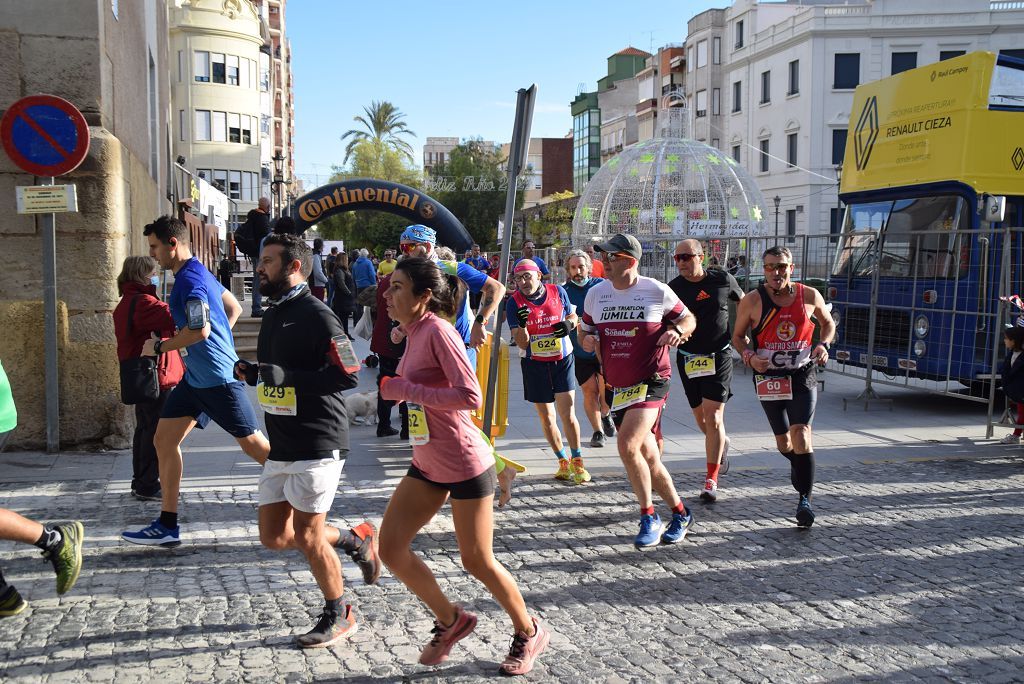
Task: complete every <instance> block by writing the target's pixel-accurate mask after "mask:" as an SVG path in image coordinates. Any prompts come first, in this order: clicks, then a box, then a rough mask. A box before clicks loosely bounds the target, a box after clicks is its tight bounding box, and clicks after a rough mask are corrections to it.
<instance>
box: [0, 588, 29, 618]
mask: <svg viewBox="0 0 1024 684" xmlns="http://www.w3.org/2000/svg"><path fill="white" fill-rule="evenodd" d="M26 608H28V601H26V600H25V599H23V598H21V594H19V593H18V590H17V589H15V588H14V587H13V586H11V585H10V584H7V585H5V586H4V588H3V590H2V591H0V618H5V617H11V616H12V615H17V614H18V613H20V612H22V611H23V610H25V609H26Z"/></svg>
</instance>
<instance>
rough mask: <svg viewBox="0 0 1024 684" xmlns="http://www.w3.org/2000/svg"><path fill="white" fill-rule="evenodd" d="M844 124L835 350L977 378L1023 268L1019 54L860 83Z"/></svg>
mask: <svg viewBox="0 0 1024 684" xmlns="http://www.w3.org/2000/svg"><path fill="white" fill-rule="evenodd" d="M848 130H849V133H848V138H847V146H846V154H845V158H844V161H843V174H842V183H841V187H840V199H841V200H842V201H843V203H845V205H846V211H845V214H844V218H843V230H842V234H841V236H840V237H839V245H838V249H837V252H836V257H835V260H834V263H833V268H832V272H831V277H830V279H829V289H828V295H829V299H830V301H831V302H832V306H833V316H835V317H836V318H837V319H838V321H839V334H838V339H837V344H836V345H835V353H834V356H835V358H836V359H837V360H838V361H839V362H840V363H845V364H852V365H856V366H861V367H867V366H872V367H874V368H876V369H880V370H882V371H884V372H885V373H886V374H887V375H889V376H890V377H895V376H904V377H914V378H924V379H932V380H947V381H950V380H951V381H954V382H956V381H958V382H962V383H964V384H967V385H973V386H975V387H980V386H981V385H983V383H984V381H985V380H986V379H987V378H988V377H989V374H990V373H991V372H992V368H993V354H994V353H996V352H997V351H998V349H999V343H1000V338H1001V336H1002V335H1001V327H1000V325H999V321H1000V316H999V311H1000V309H999V306H1000V305H999V294H1000V293H1001V292H1004V291H1005V290H1006V289H1007V288H1011V289H1012V288H1013V287H1014V285H1015V284H1016V283H1019V277H1020V264H1021V246H1020V237H1021V235H1020V234H1019V233H1015V232H1014V231H1013V230H1010V229H1008V228H1014V227H1020V226H1022V225H1024V60H1020V59H1017V58H1013V57H1009V56H1005V55H996V54H993V53H989V52H974V53H970V54H966V55H963V56H961V57H957V58H954V59H949V60H945V61H942V62H938V63H935V64H930V65H926V66H922V67H919V68H917V69H912V70H910V71H906V72H903V73H900V74H897V75H894V76H891V77H889V78H885V79H882V80H879V81H875V82H873V83H867V84H864V85H862V86H860V87H858V88H857V90H856V93H855V94H854V102H853V109H852V110H851V115H850V127H849V129H848ZM872 311H873V312H874V313H873V314H872V313H871V312H872Z"/></svg>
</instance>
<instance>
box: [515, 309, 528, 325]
mask: <svg viewBox="0 0 1024 684" xmlns="http://www.w3.org/2000/svg"><path fill="white" fill-rule="evenodd" d="M529 317H530V307H528V306H526V305H525V304H523V305H522V306H521V307H519V308H518V309H516V318H517V319H518V320H519V327H520V328H525V327H526V319H528V318H529Z"/></svg>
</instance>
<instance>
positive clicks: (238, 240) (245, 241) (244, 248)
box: [235, 221, 260, 259]
mask: <svg viewBox="0 0 1024 684" xmlns="http://www.w3.org/2000/svg"><path fill="white" fill-rule="evenodd" d="M259 246H260V245H259V243H258V242H257V241H256V236H255V235H254V234H253V226H252V223H251V222H250V221H246V222H245V223H243V224H242V225H240V226H239V227H238V230H236V231H235V248H236V249H237V250H238V251H239V252H241V253H242V254H244V255H245V256H247V257H249V258H250V259H255V258H256V250H258V249H259Z"/></svg>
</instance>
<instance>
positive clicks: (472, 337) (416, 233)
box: [396, 224, 505, 367]
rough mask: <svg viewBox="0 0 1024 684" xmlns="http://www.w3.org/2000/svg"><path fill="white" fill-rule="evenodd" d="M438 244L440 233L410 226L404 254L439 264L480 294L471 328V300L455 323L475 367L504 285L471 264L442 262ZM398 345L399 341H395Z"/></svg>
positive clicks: (404, 233) (402, 242)
mask: <svg viewBox="0 0 1024 684" xmlns="http://www.w3.org/2000/svg"><path fill="white" fill-rule="evenodd" d="M436 244H437V233H436V232H435V231H434V229H433V228H428V227H427V226H422V225H419V224H416V225H412V226H408V227H407V228H406V229H405V230H404V231H402V237H401V238H400V246H401V249H402V253H403V254H405V255H406V256H408V257H426V258H427V259H430V260H432V261H434V262H436V263H437V264H438V265H439V266H440V267H441V269H442V270H443V271H444V272H445V273H447V274H448V275H454V276H458V278H459V280H461V281H462V282H463V283H464V284H465V286H466V289H467V290H468V291H469V292H470V293H475V292H479V293H481V297H480V306H479V308H478V309H477V312H476V318H475V319H474V320H473V323H472V325H471V324H470V322H469V297H468V295H467V296H466V297H465V298H464V299H463V301H462V303H461V304H460V305H459V308H458V311H457V312H456V314H455V316H454V318H453V319H452V322H453V323H454V325H455V329H456V330H458V331H459V336H460V337H462V341H463V343H464V344H465V346H466V354H467V356H469V362H470V365H472V366H473V367H476V351H477V350H478V349H479V348H480V347H481V346H482V345H483V343H484V341H485V340H486V339H487V329H486V327H487V321H488V320H489V319H490V318H491V316H493V315H494V312H495V311H496V310H497V308H498V304H499V303H500V302H501V298H502V297H504V296H505V286H504V285H502V284H501V283H499V282H498V281H497V280H495V279H494V278H491V277H489V276H488V275H487V274H486V273H484V272H483V271H478V270H476V269H475V268H473V267H472V266H470V265H469V264H464V263H462V262H457V261H440V260H439V259H437V257H436V255H435V254H434V246H435V245H436ZM396 344H397V342H396Z"/></svg>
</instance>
